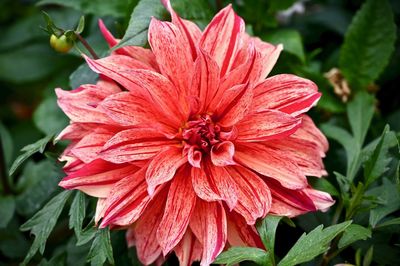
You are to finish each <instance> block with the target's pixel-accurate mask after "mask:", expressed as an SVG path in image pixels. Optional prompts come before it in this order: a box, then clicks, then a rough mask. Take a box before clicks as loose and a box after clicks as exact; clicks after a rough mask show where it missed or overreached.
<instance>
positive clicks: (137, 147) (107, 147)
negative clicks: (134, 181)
mask: <svg viewBox="0 0 400 266" xmlns="http://www.w3.org/2000/svg"><path fill="white" fill-rule="evenodd" d="M178 144H179V141H177V140H170V139H167V138H166V137H165V136H164V135H163V134H161V133H160V132H156V131H154V129H143V128H132V129H127V130H124V131H121V132H119V133H118V134H116V135H115V136H113V137H112V138H111V139H109V140H108V141H107V142H106V143H105V144H104V147H103V148H102V150H101V153H100V156H101V158H102V159H103V160H106V161H109V162H113V163H126V162H133V161H136V160H146V159H149V158H152V157H154V156H155V155H156V154H157V153H159V152H160V151H161V150H162V149H165V148H167V147H171V146H177V145H178Z"/></svg>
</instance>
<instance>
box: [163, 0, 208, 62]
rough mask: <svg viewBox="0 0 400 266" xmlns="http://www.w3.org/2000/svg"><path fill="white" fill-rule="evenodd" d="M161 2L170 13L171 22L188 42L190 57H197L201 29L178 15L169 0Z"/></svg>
mask: <svg viewBox="0 0 400 266" xmlns="http://www.w3.org/2000/svg"><path fill="white" fill-rule="evenodd" d="M161 2H162V4H163V5H164V6H165V8H166V9H167V10H168V11H169V13H170V14H171V18H172V23H173V24H174V25H175V26H176V27H177V28H179V30H180V32H181V33H182V35H183V37H184V38H185V39H186V41H187V43H189V46H190V51H191V54H192V58H193V60H195V59H196V57H197V46H198V42H199V39H200V37H201V30H200V29H199V27H198V26H197V25H196V24H195V23H193V22H191V21H189V20H186V19H183V18H181V17H179V16H178V14H177V13H176V12H175V11H174V9H173V8H172V6H171V3H170V1H169V0H161Z"/></svg>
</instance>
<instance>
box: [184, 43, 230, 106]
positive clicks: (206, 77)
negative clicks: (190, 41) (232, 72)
mask: <svg viewBox="0 0 400 266" xmlns="http://www.w3.org/2000/svg"><path fill="white" fill-rule="evenodd" d="M219 80H220V78H219V67H218V64H217V63H216V62H215V61H214V59H212V58H211V57H210V56H209V55H208V54H207V53H206V52H204V51H202V50H201V49H200V50H199V55H198V57H197V59H196V62H195V66H194V73H193V77H192V82H191V88H190V95H192V96H194V97H196V98H195V100H196V101H197V102H198V104H199V106H198V108H196V110H194V111H195V112H196V113H204V112H208V111H211V110H213V109H214V108H215V106H211V105H210V104H211V102H213V101H215V102H216V103H215V104H214V105H216V104H218V103H219V102H220V100H221V97H222V93H221V92H220V91H219V90H218V84H219Z"/></svg>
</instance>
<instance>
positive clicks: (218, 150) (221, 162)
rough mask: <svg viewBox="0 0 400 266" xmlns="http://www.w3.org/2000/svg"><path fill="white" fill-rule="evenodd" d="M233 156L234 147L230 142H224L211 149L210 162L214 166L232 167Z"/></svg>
mask: <svg viewBox="0 0 400 266" xmlns="http://www.w3.org/2000/svg"><path fill="white" fill-rule="evenodd" d="M234 154H235V145H233V143H232V142H230V141H224V142H221V143H218V144H215V145H213V147H212V149H211V161H212V163H213V164H214V165H215V166H226V165H234V164H235V162H234V160H233V155H234Z"/></svg>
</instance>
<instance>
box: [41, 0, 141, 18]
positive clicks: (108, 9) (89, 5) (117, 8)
mask: <svg viewBox="0 0 400 266" xmlns="http://www.w3.org/2000/svg"><path fill="white" fill-rule="evenodd" d="M133 2H134V1H133V0H118V1H103V0H68V1H65V0H42V1H40V2H39V3H37V5H47V4H55V5H61V6H65V7H71V8H74V9H76V10H79V11H82V12H84V13H86V14H95V15H97V16H100V17H102V16H114V17H124V16H125V15H126V14H127V12H129V7H130V6H132V3H133ZM56 22H57V21H56Z"/></svg>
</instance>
